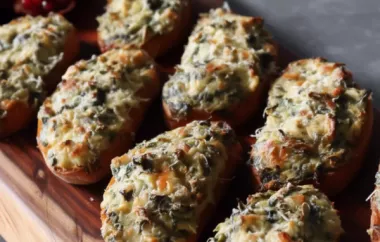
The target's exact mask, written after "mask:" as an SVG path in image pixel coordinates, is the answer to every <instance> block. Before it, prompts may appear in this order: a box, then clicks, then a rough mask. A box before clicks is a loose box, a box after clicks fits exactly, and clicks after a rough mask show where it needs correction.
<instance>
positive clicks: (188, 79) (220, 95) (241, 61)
mask: <svg viewBox="0 0 380 242" xmlns="http://www.w3.org/2000/svg"><path fill="white" fill-rule="evenodd" d="M276 57H277V49H276V47H275V45H274V43H273V41H272V38H271V37H270V35H269V34H268V33H267V32H266V31H265V30H264V29H263V20H262V19H261V18H253V17H245V16H240V15H236V14H232V13H230V12H228V11H226V10H224V9H216V10H211V12H210V13H209V14H204V15H202V16H201V19H200V20H199V22H198V24H197V25H196V27H195V29H194V31H193V33H192V35H191V36H190V38H189V43H188V45H187V47H186V49H185V52H184V54H183V56H182V60H181V64H180V65H179V66H178V67H177V71H176V73H175V74H174V75H173V76H172V77H171V78H170V80H169V81H168V82H167V83H165V86H164V89H163V107H164V111H165V117H166V121H167V123H168V126H169V127H170V128H175V127H178V126H181V125H184V124H186V123H188V122H191V121H192V120H197V119H209V118H210V119H212V120H224V121H227V122H228V123H229V124H230V125H232V126H238V125H240V124H242V123H243V122H245V121H246V120H247V119H248V118H249V117H250V116H251V115H252V114H254V113H255V112H256V111H257V110H258V107H259V106H260V100H261V96H262V95H263V93H264V92H265V89H266V88H265V87H266V86H268V84H269V79H270V77H271V76H272V75H273V74H274V72H275V62H276Z"/></svg>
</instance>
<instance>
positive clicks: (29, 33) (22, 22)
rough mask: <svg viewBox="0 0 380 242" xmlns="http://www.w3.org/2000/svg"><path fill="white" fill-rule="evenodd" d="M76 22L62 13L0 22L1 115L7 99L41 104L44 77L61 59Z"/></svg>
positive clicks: (33, 105) (36, 104) (43, 91)
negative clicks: (71, 22)
mask: <svg viewBox="0 0 380 242" xmlns="http://www.w3.org/2000/svg"><path fill="white" fill-rule="evenodd" d="M73 30H74V29H73V26H72V25H71V24H70V23H69V22H68V21H67V20H66V19H65V18H63V17H62V16H60V15H58V14H50V15H49V16H47V17H40V16H39V17H31V16H25V17H20V18H18V19H15V20H13V21H11V22H10V23H8V24H5V25H2V26H0V118H1V117H5V116H6V115H7V114H6V111H5V110H3V109H2V105H3V102H5V101H12V100H15V101H20V102H25V103H27V104H28V105H31V106H32V108H36V107H38V106H39V105H40V104H41V103H42V101H43V99H44V97H45V94H46V93H45V87H44V83H43V78H44V77H45V76H46V75H48V74H49V73H50V72H51V71H52V70H53V68H54V67H55V66H56V65H57V64H58V63H59V62H60V61H61V60H62V58H63V52H64V45H65V41H66V38H67V37H68V34H69V33H70V32H71V31H73Z"/></svg>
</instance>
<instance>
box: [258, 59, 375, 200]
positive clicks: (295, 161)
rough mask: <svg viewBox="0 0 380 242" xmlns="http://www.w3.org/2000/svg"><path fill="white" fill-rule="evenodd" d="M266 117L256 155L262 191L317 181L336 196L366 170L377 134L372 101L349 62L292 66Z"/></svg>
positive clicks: (271, 99)
mask: <svg viewBox="0 0 380 242" xmlns="http://www.w3.org/2000/svg"><path fill="white" fill-rule="evenodd" d="M265 113H266V115H267V120H266V123H265V125H264V127H263V128H261V129H259V130H258V132H257V134H256V142H255V144H253V147H252V152H251V164H252V171H253V175H254V183H255V186H256V188H257V189H278V188H279V187H281V186H282V185H283V184H286V183H287V182H292V183H295V184H307V183H313V184H314V185H315V186H317V187H319V188H320V189H321V190H322V191H323V192H325V193H326V194H328V195H335V194H337V193H339V192H340V191H341V190H343V189H344V188H345V187H346V186H347V185H348V183H349V182H350V181H351V180H352V178H353V177H354V176H355V174H356V173H357V171H358V170H359V169H360V167H361V165H362V162H363V160H364V158H365V154H366V150H367V147H368V144H369V141H370V137H371V132H372V122H373V110H372V99H371V93H370V92H368V91H366V90H363V89H360V88H358V87H357V86H356V85H355V83H354V82H353V81H352V75H351V73H350V72H349V71H347V70H346V69H345V68H344V66H343V64H340V63H331V62H327V61H326V60H324V59H321V58H316V59H305V60H299V61H295V62H293V63H290V64H289V66H288V67H287V69H286V70H285V71H284V73H283V75H282V76H281V77H279V78H278V79H277V80H276V81H275V83H274V84H273V86H272V88H271V91H270V93H269V100H268V106H267V108H266V111H265Z"/></svg>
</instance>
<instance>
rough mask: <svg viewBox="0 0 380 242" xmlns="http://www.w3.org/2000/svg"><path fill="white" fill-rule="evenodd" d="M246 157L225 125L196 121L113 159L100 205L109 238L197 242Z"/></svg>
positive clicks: (103, 225) (104, 229)
mask: <svg viewBox="0 0 380 242" xmlns="http://www.w3.org/2000/svg"><path fill="white" fill-rule="evenodd" d="M241 153H242V149H241V146H240V144H239V142H238V140H237V138H236V136H235V134H234V132H233V130H232V129H231V128H230V127H229V126H228V125H227V124H226V123H224V122H209V121H194V122H191V123H189V124H187V125H186V126H184V127H179V128H177V129H174V130H171V131H168V132H165V133H163V134H161V135H158V136H157V137H155V138H153V139H151V140H149V141H144V142H142V143H140V144H138V145H137V146H136V147H135V148H133V149H131V150H129V152H128V153H126V154H125V155H123V156H121V157H118V158H115V159H113V161H112V165H111V169H112V174H113V178H112V180H111V182H110V183H109V185H108V187H107V189H106V191H105V192H104V195H103V202H102V203H101V220H102V229H101V231H102V235H103V238H104V240H105V241H192V242H195V241H197V239H199V234H200V232H201V231H202V229H203V228H204V226H205V225H206V223H207V221H208V219H209V217H210V215H211V214H212V213H213V211H215V206H216V204H217V203H218V201H219V200H220V198H221V196H222V194H223V193H224V191H225V189H226V185H227V183H226V182H221V180H222V179H223V181H225V179H227V180H229V179H230V178H231V177H232V176H233V173H234V170H235V166H236V165H237V163H238V162H239V161H240V159H241V157H240V156H241Z"/></svg>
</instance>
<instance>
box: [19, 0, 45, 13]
mask: <svg viewBox="0 0 380 242" xmlns="http://www.w3.org/2000/svg"><path fill="white" fill-rule="evenodd" d="M22 6H23V7H24V9H25V10H26V11H27V12H28V13H30V14H32V15H37V14H39V13H40V12H41V0H22Z"/></svg>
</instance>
